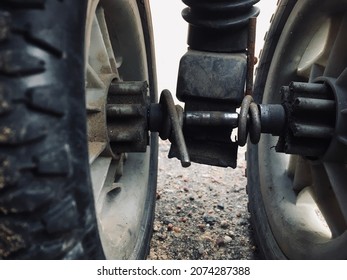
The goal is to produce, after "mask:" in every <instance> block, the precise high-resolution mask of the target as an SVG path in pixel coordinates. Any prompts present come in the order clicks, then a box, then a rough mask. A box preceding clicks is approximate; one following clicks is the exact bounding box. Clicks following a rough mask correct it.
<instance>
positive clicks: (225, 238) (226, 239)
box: [224, 235, 233, 244]
mask: <svg viewBox="0 0 347 280" xmlns="http://www.w3.org/2000/svg"><path fill="white" fill-rule="evenodd" d="M232 240H233V239H232V238H231V237H230V236H228V235H226V236H224V242H225V244H228V243H230V242H231V241H232Z"/></svg>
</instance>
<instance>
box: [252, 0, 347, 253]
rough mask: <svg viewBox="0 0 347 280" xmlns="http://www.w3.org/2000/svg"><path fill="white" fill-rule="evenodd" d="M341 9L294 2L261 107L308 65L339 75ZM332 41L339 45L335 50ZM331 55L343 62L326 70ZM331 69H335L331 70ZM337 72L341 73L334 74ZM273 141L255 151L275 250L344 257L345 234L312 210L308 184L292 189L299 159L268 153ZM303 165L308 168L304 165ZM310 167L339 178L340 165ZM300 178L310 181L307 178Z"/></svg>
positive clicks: (334, 4) (338, 4) (302, 76)
mask: <svg viewBox="0 0 347 280" xmlns="http://www.w3.org/2000/svg"><path fill="white" fill-rule="evenodd" d="M345 10H346V1H321V2H320V3H319V7H317V2H316V1H311V0H309V1H298V2H297V4H296V5H295V7H294V9H293V11H292V13H291V15H290V16H289V18H288V21H287V23H286V25H285V27H284V29H283V31H282V34H281V37H280V39H279V42H278V45H277V47H276V51H275V53H274V56H273V60H272V64H271V67H270V70H269V73H268V80H267V82H266V86H265V90H264V98H263V103H276V102H280V94H279V89H280V87H281V86H282V85H288V84H289V83H290V82H291V81H298V80H299V81H308V79H309V75H310V74H312V73H313V72H314V71H313V70H312V69H313V67H315V68H316V65H317V64H318V65H320V66H322V65H323V66H326V65H328V67H326V69H328V70H326V72H325V73H323V74H322V75H323V76H326V77H334V78H338V77H341V75H342V72H343V70H344V69H345V67H346V66H347V63H345V62H347V59H345V58H344V54H341V53H339V51H338V49H339V48H341V47H343V46H342V45H343V44H344V47H346V44H345V43H343V40H340V39H341V36H343V35H341V34H343V32H346V29H347V24H346V22H347V20H346V17H347V14H346V13H344V12H341V11H345ZM336 19H340V20H341V21H340V22H339V21H338V20H336ZM345 28H346V29H345ZM339 30H341V32H340V33H339ZM339 34H340V36H339ZM345 34H346V33H345ZM338 40H340V41H341V42H338ZM335 43H336V44H338V45H339V46H338V48H335V49H334V47H333V45H334V44H335ZM341 44H342V45H341ZM334 52H335V56H339V57H340V58H341V59H340V61H342V62H343V63H341V64H342V65H341V66H339V67H332V66H331V64H332V63H333V62H334V60H336V58H333V56H334V55H332V53H334ZM327 55H328V56H327ZM344 63H345V64H344ZM329 68H330V70H329ZM334 68H335V70H331V69H334ZM336 68H337V69H339V68H340V69H339V70H338V71H336ZM316 75H317V74H316ZM276 143H277V138H276V137H272V136H270V135H263V136H262V139H261V141H260V143H259V146H258V151H259V152H258V153H259V163H261V164H259V179H260V187H261V194H262V197H263V200H264V205H265V210H266V214H267V217H268V220H269V224H270V227H271V230H272V232H273V234H274V237H275V239H276V241H277V243H278V245H279V247H280V248H281V250H282V251H283V252H284V254H285V255H286V256H287V257H288V258H293V259H298V258H310V259H312V258H313V259H320V258H321V259H325V258H330V259H337V258H346V257H347V253H346V252H345V250H344V249H343V248H346V247H347V234H346V232H345V231H344V230H342V229H341V228H340V230H339V232H338V234H334V235H333V236H332V233H331V230H330V229H329V227H328V225H327V222H326V221H324V218H323V214H322V213H321V211H320V210H319V207H317V205H319V203H316V202H315V201H314V199H313V198H312V193H314V192H312V186H310V184H308V185H307V187H302V188H301V191H300V193H299V194H297V193H296V192H295V191H294V190H293V181H294V180H293V178H295V175H297V173H296V172H298V169H296V167H298V166H299V161H301V163H300V164H302V160H301V158H300V157H295V156H288V155H284V154H278V153H276V152H275V151H274V149H271V147H274V146H275V145H276ZM298 159H299V160H298ZM303 164H304V165H305V164H306V165H307V161H304V163H303ZM315 164H318V165H319V164H320V165H321V166H323V170H325V171H326V173H330V174H329V175H327V176H326V178H328V179H331V178H332V177H336V176H340V175H341V172H340V171H339V170H341V168H343V169H345V166H344V165H343V166H341V165H339V167H336V168H335V169H334V167H333V168H332V169H333V171H332V172H331V171H329V170H331V168H330V167H327V163H325V162H316V163H315ZM309 166H310V169H312V166H314V164H311V163H309ZM298 168H299V167H298ZM317 177H318V178H317ZM303 178H304V179H306V180H307V179H309V178H308V176H303ZM311 179H313V180H315V181H317V179H321V175H318V176H317V173H314V175H313V177H312V178H311ZM311 185H313V183H311ZM325 187H327V186H325ZM333 189H335V186H334V188H333ZM313 196H315V193H314V195H313ZM346 202H347V201H346ZM335 216H338V215H335ZM340 218H341V217H338V219H339V221H334V220H333V219H334V217H329V223H330V224H333V223H341V221H340ZM343 222H344V223H345V221H343Z"/></svg>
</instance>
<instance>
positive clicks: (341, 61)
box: [324, 14, 347, 78]
mask: <svg viewBox="0 0 347 280" xmlns="http://www.w3.org/2000/svg"><path fill="white" fill-rule="evenodd" d="M346 32H347V14H345V15H344V17H343V19H342V21H341V24H340V27H339V30H338V32H337V36H336V38H335V41H334V44H333V46H332V49H331V52H330V55H329V58H328V62H327V65H326V68H325V71H324V76H327V77H334V78H337V77H338V76H339V75H340V74H341V73H342V71H343V70H344V69H345V67H346V65H347V52H346V49H347V40H346Z"/></svg>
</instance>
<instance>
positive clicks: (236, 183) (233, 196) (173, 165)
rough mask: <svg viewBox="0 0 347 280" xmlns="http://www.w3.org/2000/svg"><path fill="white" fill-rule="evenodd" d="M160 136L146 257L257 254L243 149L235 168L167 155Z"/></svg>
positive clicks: (243, 256)
mask: <svg viewBox="0 0 347 280" xmlns="http://www.w3.org/2000/svg"><path fill="white" fill-rule="evenodd" d="M168 150H169V143H168V142H163V141H162V142H160V147H159V154H160V155H159V172H158V193H157V206H156V214H155V222H154V228H153V230H154V233H153V238H152V241H151V251H150V255H149V257H148V259H152V260H156V259H158V260H179V259H189V260H204V259H208V260H227V259H238V260H239V259H254V258H255V246H254V244H253V242H252V239H251V230H250V225H249V213H248V211H247V194H246V189H245V187H246V178H245V167H246V163H245V160H244V159H245V149H244V148H241V149H239V155H238V166H237V168H236V169H235V170H233V169H230V168H227V169H225V168H218V167H211V166H205V165H199V164H192V166H191V167H189V168H187V169H184V168H182V167H181V165H180V162H179V161H178V160H176V159H168V158H167V154H168Z"/></svg>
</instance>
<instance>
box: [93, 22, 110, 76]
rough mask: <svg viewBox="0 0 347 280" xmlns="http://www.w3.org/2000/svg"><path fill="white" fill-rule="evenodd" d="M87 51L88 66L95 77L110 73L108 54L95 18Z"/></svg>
mask: <svg viewBox="0 0 347 280" xmlns="http://www.w3.org/2000/svg"><path fill="white" fill-rule="evenodd" d="M91 38H92V40H91V42H90V49H89V64H90V65H91V67H92V68H93V69H94V70H95V72H96V73H97V75H102V74H110V73H112V67H111V64H110V59H109V54H108V52H107V47H106V44H105V41H104V37H103V34H102V31H101V28H100V25H99V22H98V19H97V17H96V16H95V17H94V20H93V24H92V30H91Z"/></svg>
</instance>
